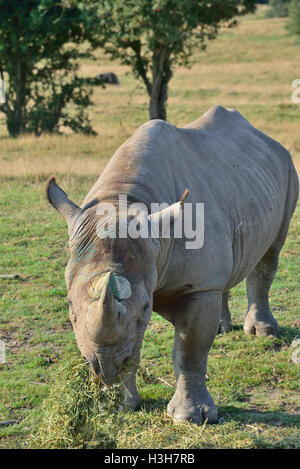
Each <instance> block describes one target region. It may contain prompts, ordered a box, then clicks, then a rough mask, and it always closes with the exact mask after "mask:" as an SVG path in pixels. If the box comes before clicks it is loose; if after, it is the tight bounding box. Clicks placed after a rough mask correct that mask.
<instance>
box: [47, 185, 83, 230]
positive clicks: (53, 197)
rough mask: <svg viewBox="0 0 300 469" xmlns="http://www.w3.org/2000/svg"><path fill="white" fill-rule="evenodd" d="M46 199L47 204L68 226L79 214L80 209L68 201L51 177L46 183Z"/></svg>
mask: <svg viewBox="0 0 300 469" xmlns="http://www.w3.org/2000/svg"><path fill="white" fill-rule="evenodd" d="M46 197H47V200H48V202H49V203H50V204H51V205H52V206H53V207H54V208H56V210H58V211H59V212H60V213H61V214H62V215H63V216H64V217H65V219H66V220H67V223H68V225H69V224H70V222H71V221H72V220H73V219H74V217H75V216H76V215H78V214H79V213H80V212H81V209H80V208H79V207H78V206H77V205H76V204H74V202H72V201H71V200H70V199H68V197H67V195H66V194H65V192H64V191H63V190H62V189H61V188H60V187H59V186H58V185H57V184H56V180H55V177H51V178H50V179H49V181H48V184H47V187H46Z"/></svg>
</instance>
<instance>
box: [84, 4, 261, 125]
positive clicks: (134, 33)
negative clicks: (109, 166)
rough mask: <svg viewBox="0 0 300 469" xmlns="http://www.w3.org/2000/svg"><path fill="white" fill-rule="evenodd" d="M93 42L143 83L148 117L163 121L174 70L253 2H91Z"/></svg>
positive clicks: (185, 63)
mask: <svg viewBox="0 0 300 469" xmlns="http://www.w3.org/2000/svg"><path fill="white" fill-rule="evenodd" d="M89 4H90V7H91V8H90V19H91V23H92V25H91V28H90V32H91V35H92V37H91V40H92V41H94V42H96V43H97V44H98V45H100V46H101V47H103V48H104V50H105V53H107V54H108V55H109V56H110V57H111V58H112V59H119V60H120V61H121V63H122V64H125V65H129V66H130V67H131V69H132V71H133V73H134V75H135V76H136V77H138V78H141V79H142V80H143V82H144V84H145V87H146V89H147V92H148V95H149V97H150V105H149V112H150V118H151V119H155V118H160V119H166V102H167V95H168V84H169V81H170V79H171V77H172V75H173V70H174V67H175V65H184V66H187V65H189V64H190V62H191V56H192V52H193V49H194V47H199V48H202V49H203V48H204V47H205V42H206V40H209V39H215V38H216V36H217V34H218V30H219V28H220V26H223V25H227V26H233V25H235V24H236V21H235V20H234V18H235V17H236V16H238V15H241V14H244V13H246V12H249V11H253V10H254V8H255V1H254V0H209V1H208V0H126V1H124V0H98V1H97V0H96V1H95V0H91V1H90V2H89Z"/></svg>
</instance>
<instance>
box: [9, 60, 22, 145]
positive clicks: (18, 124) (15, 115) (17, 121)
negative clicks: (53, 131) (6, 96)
mask: <svg viewBox="0 0 300 469" xmlns="http://www.w3.org/2000/svg"><path fill="white" fill-rule="evenodd" d="M14 72H15V73H14V74H13V75H14V76H10V82H15V93H16V97H15V101H14V102H13V103H12V109H10V110H9V111H8V112H7V114H6V125H7V130H8V132H9V134H10V135H11V136H12V137H17V136H18V135H19V134H20V133H22V132H24V131H25V125H26V121H25V104H26V82H25V80H26V74H25V64H24V63H22V61H21V59H20V58H19V57H18V58H17V60H16V68H15V70H14Z"/></svg>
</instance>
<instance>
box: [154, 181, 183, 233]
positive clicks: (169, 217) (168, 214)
mask: <svg viewBox="0 0 300 469" xmlns="http://www.w3.org/2000/svg"><path fill="white" fill-rule="evenodd" d="M188 193H189V191H188V189H185V191H184V193H183V194H182V196H181V199H180V201H179V202H176V203H175V204H172V205H170V206H169V207H167V208H164V209H162V210H159V211H158V212H155V213H151V215H149V216H148V220H149V222H150V223H151V230H153V232H156V233H158V232H159V226H162V227H163V229H164V226H165V227H166V229H167V230H168V225H169V224H171V223H174V222H175V221H176V220H177V219H178V218H179V217H180V215H181V214H182V210H183V205H184V201H185V199H186V197H187V195H188ZM157 230H158V231H157ZM156 237H157V235H156Z"/></svg>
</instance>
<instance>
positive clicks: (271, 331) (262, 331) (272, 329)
mask: <svg viewBox="0 0 300 469" xmlns="http://www.w3.org/2000/svg"><path fill="white" fill-rule="evenodd" d="M244 332H245V334H246V335H256V337H275V338H276V337H278V336H279V328H278V326H277V324H276V325H275V324H268V323H265V322H257V323H254V324H245V325H244Z"/></svg>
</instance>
